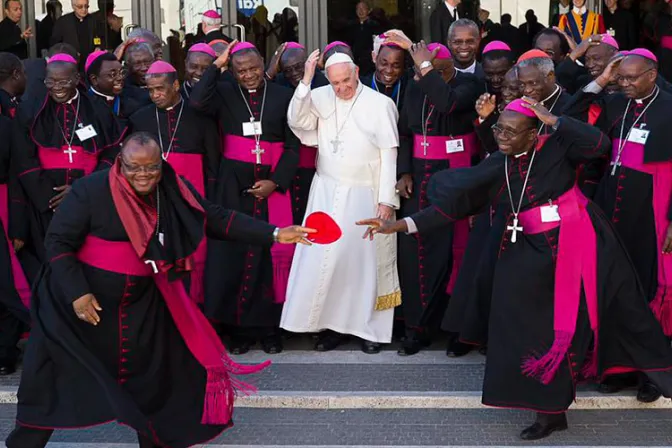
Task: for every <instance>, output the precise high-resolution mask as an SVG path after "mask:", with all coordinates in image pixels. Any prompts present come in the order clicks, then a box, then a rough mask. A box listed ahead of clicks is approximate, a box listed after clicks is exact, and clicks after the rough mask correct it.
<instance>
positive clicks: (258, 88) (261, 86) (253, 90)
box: [247, 83, 264, 95]
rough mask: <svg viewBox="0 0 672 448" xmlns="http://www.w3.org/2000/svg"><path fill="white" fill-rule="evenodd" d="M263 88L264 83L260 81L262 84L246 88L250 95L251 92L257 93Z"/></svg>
mask: <svg viewBox="0 0 672 448" xmlns="http://www.w3.org/2000/svg"><path fill="white" fill-rule="evenodd" d="M263 88H264V84H263V83H262V85H260V86H259V87H257V88H256V89H248V90H247V93H249V94H250V95H251V94H253V93H257V92H258V91H260V90H261V89H263Z"/></svg>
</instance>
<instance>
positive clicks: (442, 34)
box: [429, 1, 463, 45]
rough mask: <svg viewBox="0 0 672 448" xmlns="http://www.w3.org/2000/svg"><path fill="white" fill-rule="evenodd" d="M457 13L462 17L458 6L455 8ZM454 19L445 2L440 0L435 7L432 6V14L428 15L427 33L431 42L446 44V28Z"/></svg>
mask: <svg viewBox="0 0 672 448" xmlns="http://www.w3.org/2000/svg"><path fill="white" fill-rule="evenodd" d="M457 15H458V16H459V17H463V15H462V12H461V10H460V9H459V8H458V9H457ZM455 20H456V19H455V16H454V15H453V14H451V13H450V10H448V7H447V6H446V2H444V1H442V2H440V3H439V4H438V5H437V6H436V8H434V11H432V15H431V16H429V34H430V36H431V39H432V42H437V43H441V44H444V45H446V43H447V42H448V29H449V28H450V25H452V24H453V22H455Z"/></svg>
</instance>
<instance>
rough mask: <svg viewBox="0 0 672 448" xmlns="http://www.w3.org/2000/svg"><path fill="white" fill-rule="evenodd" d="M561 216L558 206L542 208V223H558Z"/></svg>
mask: <svg viewBox="0 0 672 448" xmlns="http://www.w3.org/2000/svg"><path fill="white" fill-rule="evenodd" d="M558 221H560V215H559V214H558V206H557V205H545V206H543V207H541V222H558Z"/></svg>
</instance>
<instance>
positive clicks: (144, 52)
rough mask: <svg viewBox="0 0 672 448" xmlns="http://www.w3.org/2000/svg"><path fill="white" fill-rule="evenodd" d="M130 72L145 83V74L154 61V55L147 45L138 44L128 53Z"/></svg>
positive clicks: (140, 81)
mask: <svg viewBox="0 0 672 448" xmlns="http://www.w3.org/2000/svg"><path fill="white" fill-rule="evenodd" d="M127 62H128V69H129V74H130V75H131V77H132V78H133V79H134V80H135V82H136V83H137V84H138V85H140V86H144V85H145V75H146V74H147V70H149V67H150V66H151V65H152V64H153V63H154V55H153V54H152V52H151V50H150V49H149V48H146V46H142V44H141V45H140V46H138V47H137V48H134V49H133V51H132V52H131V53H128V55H127Z"/></svg>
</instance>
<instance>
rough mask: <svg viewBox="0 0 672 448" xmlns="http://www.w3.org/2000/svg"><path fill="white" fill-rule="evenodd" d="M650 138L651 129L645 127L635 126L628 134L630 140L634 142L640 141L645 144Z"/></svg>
mask: <svg viewBox="0 0 672 448" xmlns="http://www.w3.org/2000/svg"><path fill="white" fill-rule="evenodd" d="M648 138H649V131H646V130H644V129H637V128H633V129H632V131H630V135H628V141H629V142H632V143H639V144H640V145H643V144H645V143H646V140H647V139H648Z"/></svg>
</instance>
